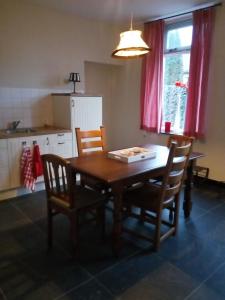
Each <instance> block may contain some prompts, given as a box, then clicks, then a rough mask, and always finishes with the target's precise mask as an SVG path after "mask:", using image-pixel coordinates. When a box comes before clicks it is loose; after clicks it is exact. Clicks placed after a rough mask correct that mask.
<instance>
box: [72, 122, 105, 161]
mask: <svg viewBox="0 0 225 300" xmlns="http://www.w3.org/2000/svg"><path fill="white" fill-rule="evenodd" d="M75 131H76V138H77V151H78V156H82V155H87V154H93V152H98V151H103V150H105V149H106V135H105V128H104V127H103V126H100V129H99V130H85V131H81V130H80V128H75Z"/></svg>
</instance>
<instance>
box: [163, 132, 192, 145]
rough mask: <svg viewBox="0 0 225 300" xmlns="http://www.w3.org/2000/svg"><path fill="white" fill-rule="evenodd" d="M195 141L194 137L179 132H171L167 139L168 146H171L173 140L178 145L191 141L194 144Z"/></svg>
mask: <svg viewBox="0 0 225 300" xmlns="http://www.w3.org/2000/svg"><path fill="white" fill-rule="evenodd" d="M193 141H194V137H189V136H185V135H179V134H171V135H170V136H169V138H168V141H167V147H168V148H169V147H170V145H171V143H172V142H176V143H177V145H178V147H180V146H183V145H186V144H189V143H191V144H193Z"/></svg>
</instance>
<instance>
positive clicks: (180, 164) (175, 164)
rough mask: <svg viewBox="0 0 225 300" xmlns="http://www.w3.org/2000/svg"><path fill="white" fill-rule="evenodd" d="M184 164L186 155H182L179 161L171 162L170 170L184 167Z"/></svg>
mask: <svg viewBox="0 0 225 300" xmlns="http://www.w3.org/2000/svg"><path fill="white" fill-rule="evenodd" d="M185 164H186V157H185V156H184V157H183V158H182V160H181V161H174V162H173V164H172V166H171V170H170V172H172V171H180V170H183V169H184V167H185Z"/></svg>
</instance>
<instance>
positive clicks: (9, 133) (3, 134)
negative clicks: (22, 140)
mask: <svg viewBox="0 0 225 300" xmlns="http://www.w3.org/2000/svg"><path fill="white" fill-rule="evenodd" d="M67 132H71V129H64V128H57V127H53V126H44V127H29V128H17V129H16V130H15V131H13V130H11V129H2V130H0V139H10V138H17V137H28V136H37V135H45V134H57V133H67Z"/></svg>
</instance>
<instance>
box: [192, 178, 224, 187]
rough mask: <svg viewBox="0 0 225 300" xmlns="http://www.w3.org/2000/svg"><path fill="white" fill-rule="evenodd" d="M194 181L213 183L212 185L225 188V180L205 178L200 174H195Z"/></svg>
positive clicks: (206, 183)
mask: <svg viewBox="0 0 225 300" xmlns="http://www.w3.org/2000/svg"><path fill="white" fill-rule="evenodd" d="M193 181H194V183H197V184H198V183H199V184H204V185H211V186H218V187H220V188H224V189H225V182H224V181H217V180H215V179H210V178H204V177H200V176H196V175H195V176H194V180H193Z"/></svg>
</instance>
